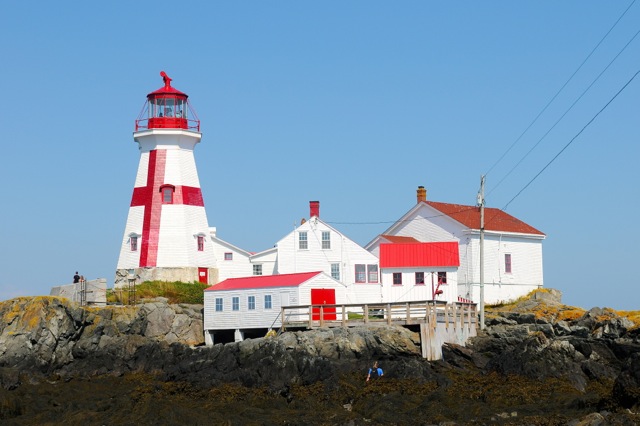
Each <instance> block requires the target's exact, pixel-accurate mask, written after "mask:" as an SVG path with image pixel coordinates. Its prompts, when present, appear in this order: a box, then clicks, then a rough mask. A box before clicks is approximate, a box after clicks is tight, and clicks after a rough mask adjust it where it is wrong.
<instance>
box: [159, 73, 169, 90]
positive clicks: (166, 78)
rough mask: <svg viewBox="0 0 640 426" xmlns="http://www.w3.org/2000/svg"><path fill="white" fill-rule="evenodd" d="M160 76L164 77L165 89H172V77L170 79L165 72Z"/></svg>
mask: <svg viewBox="0 0 640 426" xmlns="http://www.w3.org/2000/svg"><path fill="white" fill-rule="evenodd" d="M160 76H161V77H162V81H164V88H165V89H168V88H169V87H171V77H169V76H168V75H167V73H166V72H164V71H160Z"/></svg>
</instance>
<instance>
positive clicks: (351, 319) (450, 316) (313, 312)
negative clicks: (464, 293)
mask: <svg viewBox="0 0 640 426" xmlns="http://www.w3.org/2000/svg"><path fill="white" fill-rule="evenodd" d="M280 318H281V319H282V328H284V329H286V328H287V327H305V328H318V327H340V326H341V327H349V326H351V327H353V326H356V325H366V324H375V323H377V324H387V325H392V324H396V325H408V324H420V323H424V322H430V323H434V324H435V323H444V324H445V325H446V326H447V327H448V326H449V325H450V324H451V325H460V326H461V327H462V326H464V325H467V326H468V327H477V323H478V315H477V309H476V304H475V303H468V302H456V303H446V302H443V301H439V300H422V301H411V302H394V303H354V304H335V305H328V304H324V305H298V306H283V307H282V308H281V312H280Z"/></svg>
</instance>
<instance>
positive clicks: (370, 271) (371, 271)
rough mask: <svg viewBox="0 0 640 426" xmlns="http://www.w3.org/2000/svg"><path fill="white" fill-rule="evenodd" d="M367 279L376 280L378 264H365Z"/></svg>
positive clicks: (373, 281) (372, 281)
mask: <svg viewBox="0 0 640 426" xmlns="http://www.w3.org/2000/svg"><path fill="white" fill-rule="evenodd" d="M367 280H368V281H369V282H370V283H377V282H378V265H367Z"/></svg>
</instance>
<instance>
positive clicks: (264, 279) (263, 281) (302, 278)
mask: <svg viewBox="0 0 640 426" xmlns="http://www.w3.org/2000/svg"><path fill="white" fill-rule="evenodd" d="M318 274H321V272H304V273H299V274H281V275H256V276H252V277H241V278H228V279H226V280H224V281H222V282H219V283H218V284H215V285H212V286H211V287H209V288H207V289H205V291H218V290H245V289H250V288H271V287H298V286H300V285H301V284H304V283H305V282H307V281H309V280H310V279H311V278H313V277H315V276H317V275H318Z"/></svg>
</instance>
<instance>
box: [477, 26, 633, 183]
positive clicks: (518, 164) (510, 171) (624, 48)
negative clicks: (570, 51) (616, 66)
mask: <svg viewBox="0 0 640 426" xmlns="http://www.w3.org/2000/svg"><path fill="white" fill-rule="evenodd" d="M638 34H640V30H638V31H637V32H636V33H635V34H634V35H633V37H631V39H630V40H629V41H628V42H627V44H625V45H624V47H623V48H622V49H621V50H620V51H619V52H618V54H617V55H616V56H614V57H613V59H611V61H610V62H609V63H608V64H607V66H606V67H605V68H604V69H603V70H602V71H601V72H600V74H598V76H597V77H596V78H595V79H594V80H593V81H592V82H591V84H589V86H587V88H586V89H585V90H584V91H583V92H582V93H581V94H580V96H578V98H577V99H576V100H575V101H574V102H573V103H572V104H571V105H570V106H569V108H567V110H566V111H565V112H564V113H563V114H562V115H561V116H560V118H558V120H556V122H555V123H553V126H551V127H550V128H549V130H547V131H546V133H545V134H544V135H542V137H541V138H540V139H538V142H536V143H535V145H533V146H532V147H531V149H529V151H527V153H526V154H525V155H524V156H522V158H520V160H519V161H518V162H517V163H516V165H515V166H513V168H512V169H511V170H509V172H508V173H507V174H506V175H505V176H504V177H503V178H502V179H501V180H500V181H499V182H498V183H497V184H496V186H495V187H493V189H491V191H489V194H491V193H492V192H493V191H495V190H496V189H497V188H498V186H500V184H501V183H502V182H504V180H505V179H506V178H508V177H509V175H511V173H513V171H514V170H516V169H517V168H518V166H520V164H521V163H522V162H523V161H524V160H525V159H526V158H527V157H528V156H529V154H531V152H533V150H534V149H536V148H537V147H538V145H540V142H542V141H543V140H544V138H546V137H547V135H548V134H549V133H551V131H552V130H553V129H554V128H555V127H556V126H557V125H558V123H560V121H562V119H563V118H564V117H565V116H566V115H567V114H568V113H569V111H571V110H572V109H573V107H574V106H575V105H576V104H577V103H578V102H579V101H580V99H582V97H583V96H584V95H585V94H586V93H587V92H588V91H589V90H590V89H591V87H593V85H594V84H595V83H596V82H597V81H598V80H599V79H600V77H602V75H603V74H604V73H605V72H606V71H607V70H608V69H609V67H610V66H611V65H613V63H614V62H615V61H616V59H618V57H619V56H620V55H621V54H622V52H624V51H625V50H626V48H627V47H628V46H629V45H630V44H631V42H632V41H633V40H635V38H636V37H637V36H638Z"/></svg>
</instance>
